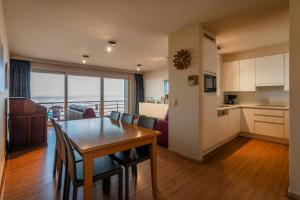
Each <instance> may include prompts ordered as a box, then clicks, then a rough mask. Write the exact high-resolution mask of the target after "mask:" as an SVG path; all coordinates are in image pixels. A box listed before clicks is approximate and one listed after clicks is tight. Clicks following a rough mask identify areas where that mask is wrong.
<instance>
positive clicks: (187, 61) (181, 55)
mask: <svg viewBox="0 0 300 200" xmlns="http://www.w3.org/2000/svg"><path fill="white" fill-rule="evenodd" d="M191 61H192V56H191V53H190V52H189V50H187V49H181V50H179V51H177V53H176V54H175V55H174V59H173V63H174V67H176V69H179V70H183V69H186V68H188V67H189V66H190V65H191Z"/></svg>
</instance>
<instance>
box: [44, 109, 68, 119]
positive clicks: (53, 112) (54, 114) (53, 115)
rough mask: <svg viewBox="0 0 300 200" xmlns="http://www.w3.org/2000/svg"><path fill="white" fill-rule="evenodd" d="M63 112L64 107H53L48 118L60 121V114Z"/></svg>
mask: <svg viewBox="0 0 300 200" xmlns="http://www.w3.org/2000/svg"><path fill="white" fill-rule="evenodd" d="M63 110H64V108H63V107H62V106H52V107H50V108H49V110H48V116H49V118H54V119H57V121H60V114H61V112H63ZM50 114H51V115H50Z"/></svg>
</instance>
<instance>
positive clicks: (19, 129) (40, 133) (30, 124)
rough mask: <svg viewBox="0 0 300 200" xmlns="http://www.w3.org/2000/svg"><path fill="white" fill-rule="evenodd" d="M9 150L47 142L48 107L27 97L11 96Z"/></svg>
mask: <svg viewBox="0 0 300 200" xmlns="http://www.w3.org/2000/svg"><path fill="white" fill-rule="evenodd" d="M8 120H9V132H8V133H9V134H8V148H9V151H11V152H13V151H18V150H22V149H26V148H28V147H32V146H34V145H38V144H44V143H46V142H47V120H48V116H47V109H46V108H45V107H43V106H40V105H38V104H36V103H34V102H33V101H32V100H30V99H27V98H9V115H8Z"/></svg>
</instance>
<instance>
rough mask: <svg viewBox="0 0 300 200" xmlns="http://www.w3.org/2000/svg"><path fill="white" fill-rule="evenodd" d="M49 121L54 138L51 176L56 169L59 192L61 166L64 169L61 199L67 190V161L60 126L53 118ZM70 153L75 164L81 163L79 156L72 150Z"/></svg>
mask: <svg viewBox="0 0 300 200" xmlns="http://www.w3.org/2000/svg"><path fill="white" fill-rule="evenodd" d="M50 120H51V122H52V124H53V127H54V132H55V138H56V144H55V152H54V153H55V155H54V166H53V167H54V168H53V174H54V175H55V174H56V171H57V169H58V181H57V182H58V183H57V190H60V188H61V182H62V180H61V179H62V172H63V166H64V167H65V177H64V191H63V197H64V198H65V196H66V188H67V183H66V179H67V176H66V174H67V173H66V171H67V166H68V160H67V157H66V153H67V152H66V146H65V143H64V141H63V136H62V132H61V128H60V125H59V124H58V123H57V122H56V121H55V120H54V119H53V118H50ZM72 151H73V152H74V155H75V160H76V162H81V161H82V157H81V155H80V154H79V153H78V152H77V151H76V150H75V149H74V148H72Z"/></svg>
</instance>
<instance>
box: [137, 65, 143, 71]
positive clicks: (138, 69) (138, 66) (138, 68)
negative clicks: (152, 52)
mask: <svg viewBox="0 0 300 200" xmlns="http://www.w3.org/2000/svg"><path fill="white" fill-rule="evenodd" d="M136 66H137V68H136V70H137V71H138V72H139V71H141V67H142V64H137V65H136Z"/></svg>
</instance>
